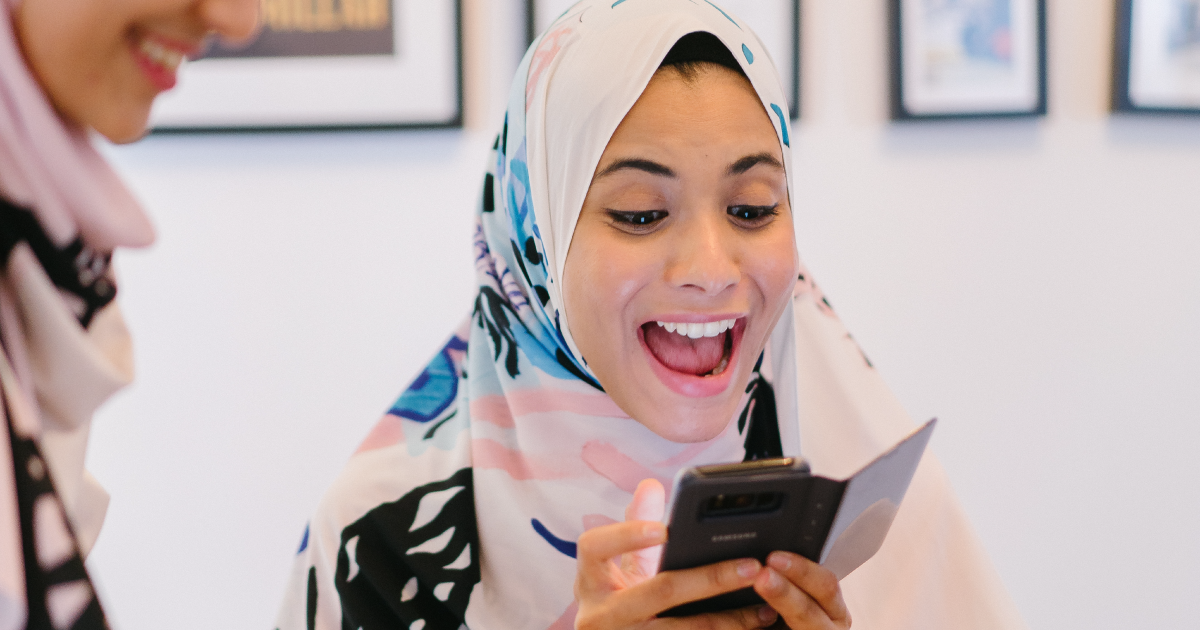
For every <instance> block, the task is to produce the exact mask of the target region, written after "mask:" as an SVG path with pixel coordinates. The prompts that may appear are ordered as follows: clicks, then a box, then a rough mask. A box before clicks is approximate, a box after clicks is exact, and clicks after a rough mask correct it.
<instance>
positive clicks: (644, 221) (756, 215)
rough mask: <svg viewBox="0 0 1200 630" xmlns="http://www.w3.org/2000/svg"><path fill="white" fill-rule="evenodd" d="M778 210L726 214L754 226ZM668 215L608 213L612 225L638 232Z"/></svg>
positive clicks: (739, 209)
mask: <svg viewBox="0 0 1200 630" xmlns="http://www.w3.org/2000/svg"><path fill="white" fill-rule="evenodd" d="M778 208H779V204H774V205H770V206H746V205H741V206H729V208H728V209H727V210H726V213H727V214H729V216H731V217H733V218H734V220H736V221H737V222H738V223H742V224H747V223H748V224H752V225H754V224H760V223H765V222H766V221H767V220H768V219H769V218H770V217H774V216H777V215H778V214H779V210H778ZM669 214H670V213H668V212H667V211H666V210H640V211H621V210H609V211H608V216H609V218H610V219H612V221H613V223H616V224H618V225H620V226H621V227H624V228H625V229H627V230H635V231H639V232H641V231H649V230H652V229H653V228H654V226H655V224H657V223H658V222H660V221H662V220H663V219H665V218H667V216H668V215H669ZM747 215H749V216H747Z"/></svg>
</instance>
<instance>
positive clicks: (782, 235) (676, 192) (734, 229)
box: [563, 66, 799, 442]
mask: <svg viewBox="0 0 1200 630" xmlns="http://www.w3.org/2000/svg"><path fill="white" fill-rule="evenodd" d="M798 267H799V260H798V258H797V256H796V247H795V237H794V235H793V233H792V214H791V207H790V205H789V204H788V193H787V179H786V174H785V173H784V170H783V154H782V150H781V148H780V144H779V140H778V137H777V136H776V134H775V128H774V126H773V125H772V124H771V120H770V119H769V118H768V117H767V114H766V112H765V111H764V110H763V107H762V104H761V102H760V101H759V99H758V97H757V96H756V95H755V93H754V91H753V89H752V88H751V86H750V84H749V82H747V81H746V79H744V78H743V77H741V76H739V75H738V74H736V73H734V72H733V71H730V70H728V69H725V68H721V67H719V66H702V67H701V69H700V71H699V74H698V76H696V77H695V78H694V80H690V81H689V80H684V79H683V77H681V76H680V75H679V73H678V72H676V71H675V70H673V69H670V68H667V69H663V70H660V71H659V72H658V73H657V74H656V75H655V76H654V78H653V79H652V80H651V81H650V84H649V85H648V86H647V87H646V90H645V92H643V94H642V96H641V98H639V99H638V101H637V104H635V105H634V106H633V109H631V110H630V111H629V114H628V115H626V116H625V119H624V120H623V121H622V122H621V125H620V126H619V127H618V128H617V131H616V133H614V134H613V136H612V139H611V140H609V143H608V146H607V148H606V149H605V150H604V154H603V155H602V156H601V158H600V163H599V165H598V166H597V167H596V172H595V175H594V176H593V178H592V183H591V187H590V188H589V190H588V194H587V199H586V200H585V201H584V203H583V209H582V212H581V213H580V216H579V222H578V225H577V226H576V228H575V234H574V236H573V237H572V241H571V247H570V250H569V252H568V253H567V261H566V267H565V270H564V273H563V276H564V278H563V299H564V301H565V303H566V304H565V305H566V310H567V318H568V322H569V323H570V327H571V332H572V334H573V335H574V337H575V341H576V344H577V345H578V347H579V350H580V352H581V353H582V355H583V357H584V359H585V360H586V361H587V363H588V366H589V367H590V368H591V369H592V371H593V372H594V373H595V375H596V377H597V378H598V379H599V380H600V384H601V385H603V386H604V388H605V390H606V391H607V392H608V393H609V394H610V395H611V396H612V398H613V400H614V401H615V402H616V403H617V404H618V405H620V407H621V408H622V409H623V410H624V411H625V412H626V413H628V414H629V415H630V416H632V417H633V418H635V419H636V420H638V421H639V422H641V423H642V424H644V425H646V426H647V427H648V428H649V429H650V430H652V431H654V432H655V433H657V434H658V435H660V436H662V437H665V438H667V439H669V440H673V441H676V442H697V441H702V440H708V439H712V438H713V437H716V436H717V435H718V434H719V433H720V432H721V431H722V430H723V429H724V428H725V427H726V425H727V424H728V422H729V421H730V419H731V418H732V417H733V414H734V413H735V412H736V410H737V405H738V403H739V402H740V400H741V398H742V394H743V392H744V391H745V388H746V384H747V382H748V381H749V377H750V373H751V371H752V370H753V369H754V364H755V362H756V361H757V359H758V355H759V353H760V352H761V351H762V349H763V347H764V346H765V344H766V341H767V338H768V336H769V335H770V333H771V330H772V329H773V328H774V326H775V323H776V322H777V321H778V319H779V317H780V315H781V314H782V312H783V309H784V307H785V306H786V305H787V301H788V299H790V297H791V291H792V286H793V284H794V282H795V279H796V273H797V272H798V271H797V270H798Z"/></svg>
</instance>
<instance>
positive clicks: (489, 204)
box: [483, 173, 496, 212]
mask: <svg viewBox="0 0 1200 630" xmlns="http://www.w3.org/2000/svg"><path fill="white" fill-rule="evenodd" d="M495 183H496V178H495V177H492V174H491V173H488V174H487V175H484V176H483V211H484V212H495V211H496V192H495V190H493V187H494V186H495Z"/></svg>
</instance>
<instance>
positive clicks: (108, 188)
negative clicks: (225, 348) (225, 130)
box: [0, 0, 154, 630]
mask: <svg viewBox="0 0 1200 630" xmlns="http://www.w3.org/2000/svg"><path fill="white" fill-rule="evenodd" d="M18 6H19V0H0V196H2V197H3V198H4V199H6V200H8V201H9V202H11V203H13V204H15V205H18V206H22V207H24V208H29V209H31V210H32V211H33V214H34V216H35V217H36V219H37V221H38V223H39V224H40V226H41V227H42V229H43V230H44V231H45V233H46V234H47V236H48V237H49V238H50V240H51V241H52V242H53V243H54V245H55V246H57V247H59V248H62V247H63V246H66V245H68V244H70V243H71V242H73V241H74V240H75V239H76V238H79V239H82V241H83V243H84V244H85V245H86V246H87V247H88V248H89V249H90V250H92V251H95V252H99V253H102V254H107V253H110V252H112V251H113V250H114V249H115V248H117V247H139V246H145V245H149V244H150V243H151V242H152V241H153V240H154V229H153V227H152V226H151V225H150V221H149V219H148V218H147V217H146V215H145V214H144V213H143V211H142V208H141V206H140V205H139V204H138V203H137V201H136V200H135V199H134V198H133V195H132V194H130V192H129V190H128V189H126V188H125V186H124V185H123V184H122V183H121V181H120V179H119V178H118V177H117V174H116V173H115V172H114V171H113V170H112V168H111V167H109V166H108V164H106V163H105V162H104V160H103V158H101V156H100V154H99V153H98V152H97V151H96V149H95V147H94V146H93V145H92V139H91V133H92V132H91V131H90V130H88V129H86V128H84V127H81V126H79V125H77V124H74V123H72V122H69V121H66V120H64V119H63V118H62V117H60V116H59V114H58V112H56V111H55V109H54V107H53V105H52V104H51V102H50V100H49V98H48V96H47V95H46V93H45V92H43V91H42V89H41V87H40V85H39V84H38V82H37V80H36V79H35V77H34V76H33V74H32V73H31V71H30V69H29V67H28V66H27V65H26V62H25V59H24V56H23V54H22V52H21V50H20V48H19V45H18V41H17V36H16V33H15V28H14V21H13V15H14V12H15V11H16V10H17V9H18ZM0 343H2V345H3V352H0V388H2V390H3V397H4V401H5V403H6V404H5V406H4V407H0V418H3V419H4V421H5V422H7V423H8V426H11V428H12V431H13V434H14V435H15V436H16V439H17V442H13V441H10V437H9V430H8V426H6V427H3V430H0V630H15V629H17V628H24V627H25V623H26V619H27V618H29V619H31V620H32V617H33V616H35V615H34V612H35V611H31V610H29V609H28V602H32V601H34V598H33V597H32V596H30V597H29V598H28V599H27V594H26V575H25V564H24V561H25V552H24V551H23V549H22V534H21V514H22V512H21V510H20V509H19V507H18V506H19V504H18V494H17V483H18V480H17V477H16V476H15V474H14V460H13V457H14V455H15V454H16V455H19V456H20V457H21V458H23V461H20V462H15V463H16V464H18V465H22V464H23V465H22V466H21V468H19V470H22V471H25V470H29V471H30V472H29V475H30V476H32V477H33V478H35V479H43V480H44V479H45V478H46V477H45V475H44V471H45V470H47V469H48V471H49V473H50V474H49V479H50V480H52V483H53V489H52V490H46V488H47V487H46V486H45V485H44V484H43V485H41V486H37V484H34V485H32V486H26V485H24V484H23V485H22V486H21V487H22V488H25V490H23V492H25V493H26V495H30V493H31V492H34V490H31V488H34V486H37V488H40V489H37V490H36V492H37V494H33V495H30V496H35V497H36V499H35V503H34V507H33V510H32V515H33V516H32V517H33V526H34V536H33V543H34V545H35V549H36V560H37V563H38V565H39V566H40V567H41V569H42V570H43V571H50V570H51V569H55V567H58V569H55V570H56V571H59V572H60V573H61V568H62V567H66V566H68V564H70V566H71V567H77V569H78V571H77V572H78V574H79V575H76V576H75V577H73V578H71V579H70V581H65V582H62V583H55V584H49V585H47V586H48V587H47V588H46V592H45V603H46V609H47V611H48V612H49V614H50V617H51V619H52V620H53V622H54V625H56V626H60V625H61V626H62V627H66V626H70V625H72V624H73V623H74V622H75V621H77V620H80V619H82V618H83V617H88V618H89V619H91V620H93V621H94V620H95V619H96V615H97V614H99V615H102V613H100V612H99V606H98V604H97V603H96V602H95V595H94V593H93V592H92V588H91V584H90V582H89V580H88V579H87V576H86V573H84V572H83V568H82V560H81V557H82V556H84V555H86V553H87V551H88V550H89V549H90V548H91V546H92V544H93V543H94V542H95V539H96V536H97V535H98V534H99V529H100V524H101V522H102V521H103V519H104V513H105V511H106V508H107V505H108V495H107V493H105V492H104V490H103V488H101V487H100V486H99V484H98V483H97V482H96V480H95V479H94V478H93V477H92V476H91V475H90V474H89V473H88V472H87V471H86V470H84V468H83V460H84V454H85V452H86V447H87V436H88V433H89V431H90V427H91V418H92V413H93V411H94V410H95V409H96V408H97V407H98V406H99V405H100V403H102V402H103V401H104V400H105V399H106V398H108V397H109V396H110V395H111V394H112V393H113V392H114V391H116V390H117V389H119V388H120V387H122V386H124V385H125V384H127V383H128V382H129V381H130V380H131V378H132V361H131V346H130V343H129V337H128V332H127V331H126V329H125V326H124V322H123V320H122V318H121V314H120V311H119V310H118V309H117V308H116V305H115V304H112V303H110V304H109V305H108V306H105V307H104V308H102V309H100V310H99V311H97V312H96V314H95V317H94V318H93V319H92V320H91V323H90V324H89V325H88V326H87V328H84V327H83V326H81V325H80V323H79V320H78V319H77V318H76V316H75V314H74V313H73V312H72V309H71V308H69V306H68V304H67V302H66V301H65V300H64V296H63V293H62V292H61V291H60V290H59V289H58V287H56V286H55V285H54V283H53V282H51V280H50V278H49V277H48V276H47V274H46V272H45V270H44V269H43V268H42V265H41V263H40V262H39V261H38V259H37V257H36V256H35V255H34V253H33V251H32V250H31V249H30V247H29V246H28V245H27V244H25V243H18V244H17V246H16V247H14V248H13V250H12V251H11V253H9V254H8V258H7V260H4V261H0ZM31 442H32V443H33V444H36V449H37V454H36V455H33V456H31V455H30V452H29V449H28V448H25V447H24V446H22V447H21V448H18V446H19V445H28V444H29V443H31ZM43 462H44V464H43ZM34 464H36V466H34ZM35 472H36V474H35ZM23 478H24V477H23ZM99 619H100V620H101V622H102V619H103V617H102V616H101V617H99ZM60 622H61V623H60ZM85 625H86V624H85Z"/></svg>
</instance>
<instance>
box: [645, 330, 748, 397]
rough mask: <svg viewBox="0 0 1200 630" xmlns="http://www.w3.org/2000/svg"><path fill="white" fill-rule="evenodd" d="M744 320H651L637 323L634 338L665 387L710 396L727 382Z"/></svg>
mask: <svg viewBox="0 0 1200 630" xmlns="http://www.w3.org/2000/svg"><path fill="white" fill-rule="evenodd" d="M745 321H746V320H745V318H744V317H738V318H731V319H721V320H713V321H708V322H699V323H697V322H668V321H651V322H646V323H645V324H643V325H642V326H641V328H640V329H639V330H638V337H640V338H641V341H642V347H643V348H644V349H645V351H646V353H647V354H648V355H649V356H650V359H651V361H650V363H651V366H652V367H653V368H654V371H655V373H656V374H657V375H658V377H659V378H660V379H661V380H662V381H663V382H664V383H665V384H666V385H667V386H668V387H670V388H671V389H673V390H675V391H678V392H679V393H682V394H685V395H688V396H711V395H715V394H717V393H720V392H721V391H724V389H725V387H726V385H728V381H729V377H730V375H731V372H732V370H730V369H729V368H730V366H731V365H733V364H734V358H735V357H736V356H737V349H738V346H739V345H740V344H739V341H740V339H741V333H742V332H743V331H744V330H745V327H746V324H745Z"/></svg>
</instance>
